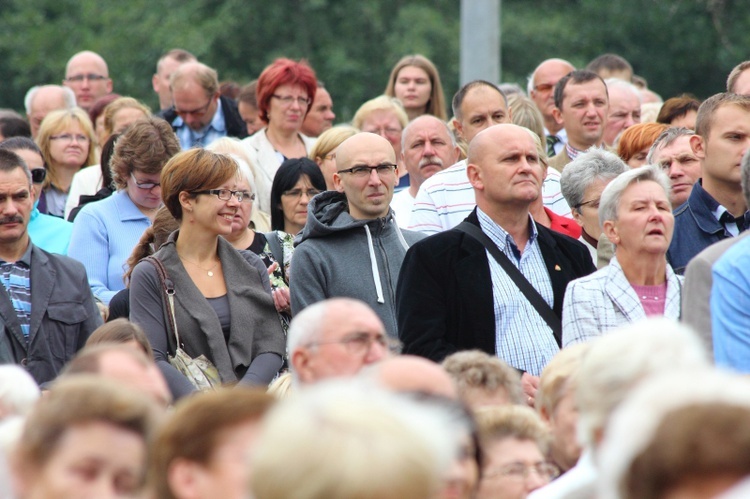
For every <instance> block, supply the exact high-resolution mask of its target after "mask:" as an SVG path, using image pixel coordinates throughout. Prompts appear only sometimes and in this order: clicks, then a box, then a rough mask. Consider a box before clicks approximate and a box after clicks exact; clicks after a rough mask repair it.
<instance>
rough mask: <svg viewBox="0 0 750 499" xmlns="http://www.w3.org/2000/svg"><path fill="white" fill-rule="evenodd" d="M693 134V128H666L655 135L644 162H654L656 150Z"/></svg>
mask: <svg viewBox="0 0 750 499" xmlns="http://www.w3.org/2000/svg"><path fill="white" fill-rule="evenodd" d="M693 135H695V130H691V129H690V128H685V127H684V126H673V127H669V128H667V129H666V130H664V131H663V132H661V134H660V135H659V136H658V137H656V140H655V141H654V143H653V144H652V145H651V149H649V150H648V156H646V163H648V164H650V165H653V164H654V156H655V155H656V151H657V150H659V149H664V148H665V147H669V146H670V145H672V143H673V142H674V141H675V140H677V139H679V138H680V137H692V136H693Z"/></svg>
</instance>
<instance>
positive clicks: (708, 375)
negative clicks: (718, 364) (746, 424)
mask: <svg viewBox="0 0 750 499" xmlns="http://www.w3.org/2000/svg"><path fill="white" fill-rule="evenodd" d="M661 353H662V352H661V351H660V352H659V355H655V357H657V358H659V357H661ZM662 360H663V359H662ZM714 404H728V405H734V406H740V407H745V408H750V383H748V381H747V380H746V379H744V378H741V377H739V376H737V375H732V374H729V373H727V372H721V371H718V370H714V369H709V368H708V367H706V368H704V369H698V370H696V369H689V370H688V369H684V370H678V371H674V372H668V373H663V374H661V375H659V376H656V377H653V378H651V379H649V381H648V383H643V384H641V385H640V386H638V388H637V389H635V390H633V392H632V394H630V395H629V396H628V398H627V399H626V400H625V401H624V402H623V403H622V405H621V406H620V407H619V408H618V409H617V410H616V411H615V412H614V414H613V415H612V418H611V420H610V423H609V425H608V426H607V434H606V438H605V439H604V441H603V443H602V445H601V448H600V454H599V464H600V466H599V468H600V479H601V480H600V482H599V495H597V497H600V498H602V499H619V498H620V497H623V495H622V492H623V485H624V479H625V478H626V475H627V473H628V471H629V469H630V467H631V465H632V463H633V460H634V459H635V458H636V457H638V455H640V454H641V452H643V451H644V450H645V449H646V448H647V447H648V445H649V444H650V443H651V440H652V438H653V437H654V434H655V433H656V431H657V429H658V427H659V425H660V424H662V423H663V421H664V420H665V417H668V415H669V413H671V412H673V411H674V410H677V409H680V408H683V407H686V406H692V405H714ZM686 437H687V435H686Z"/></svg>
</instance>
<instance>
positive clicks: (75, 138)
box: [49, 133, 89, 144]
mask: <svg viewBox="0 0 750 499" xmlns="http://www.w3.org/2000/svg"><path fill="white" fill-rule="evenodd" d="M49 140H59V141H60V142H80V143H81V144H88V142H89V138H88V137H86V136H85V135H83V134H80V133H78V134H75V135H74V134H72V133H61V134H59V135H52V136H50V138H49Z"/></svg>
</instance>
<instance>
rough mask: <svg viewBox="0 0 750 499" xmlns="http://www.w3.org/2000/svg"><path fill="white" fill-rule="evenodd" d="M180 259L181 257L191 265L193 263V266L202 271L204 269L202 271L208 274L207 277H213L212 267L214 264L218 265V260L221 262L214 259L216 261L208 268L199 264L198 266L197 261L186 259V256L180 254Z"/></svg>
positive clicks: (214, 266)
mask: <svg viewBox="0 0 750 499" xmlns="http://www.w3.org/2000/svg"><path fill="white" fill-rule="evenodd" d="M180 259H181V260H185V261H186V262H188V263H189V264H191V265H194V266H196V267H198V268H199V269H201V270H202V271H204V272H205V273H206V275H208V277H213V276H214V273H213V270H214V269H215V268H216V266H217V265H219V262H221V260H217V261H216V263H214V265H213V267H211V268H209V269H204V268H203V267H201V266H200V265H198V264H197V263H195V262H191V261H190V260H188V259H187V258H185V257H184V256H181V257H180Z"/></svg>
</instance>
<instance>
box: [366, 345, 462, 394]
mask: <svg viewBox="0 0 750 499" xmlns="http://www.w3.org/2000/svg"><path fill="white" fill-rule="evenodd" d="M372 369H373V370H372V372H373V373H374V376H375V379H376V380H377V381H378V382H379V383H380V384H381V385H382V386H383V387H385V388H386V389H388V390H392V391H394V392H402V393H428V394H430V395H438V396H441V397H446V398H450V399H457V398H458V391H457V389H456V385H455V383H454V381H453V379H452V378H451V377H450V376H449V375H448V373H447V372H446V371H445V369H443V367H442V366H440V364H436V363H435V362H432V361H431V360H427V359H425V358H422V357H416V356H413V355H399V356H397V357H391V358H389V359H386V360H384V361H383V362H380V363H379V364H377V365H376V366H374V367H373V368H372Z"/></svg>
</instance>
